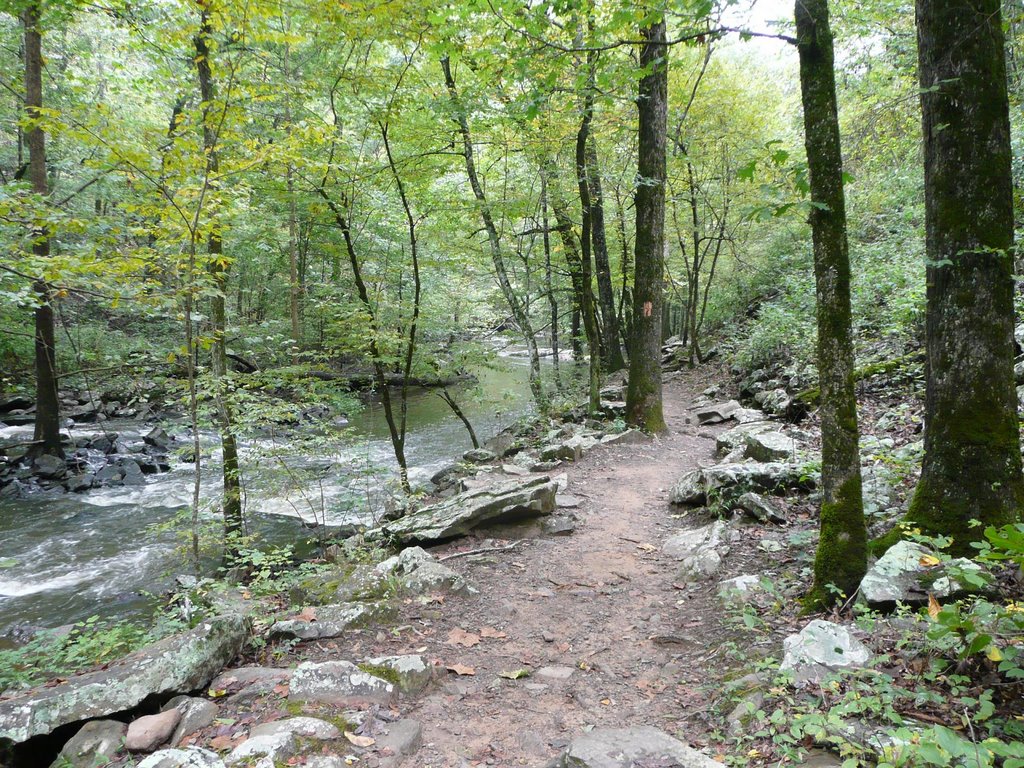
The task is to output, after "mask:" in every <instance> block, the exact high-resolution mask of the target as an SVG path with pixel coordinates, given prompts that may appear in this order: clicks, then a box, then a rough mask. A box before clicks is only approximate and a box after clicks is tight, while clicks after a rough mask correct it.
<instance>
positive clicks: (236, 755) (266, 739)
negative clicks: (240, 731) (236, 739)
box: [224, 732, 298, 766]
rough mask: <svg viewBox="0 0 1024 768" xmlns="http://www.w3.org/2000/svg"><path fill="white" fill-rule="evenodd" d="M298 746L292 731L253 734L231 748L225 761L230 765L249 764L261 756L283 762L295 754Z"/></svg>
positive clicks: (274, 761) (272, 760)
mask: <svg viewBox="0 0 1024 768" xmlns="http://www.w3.org/2000/svg"><path fill="white" fill-rule="evenodd" d="M297 748H298V743H297V742H296V741H295V734H293V733H290V732H285V733H275V734H271V735H266V736H253V737H252V738H250V739H246V740H245V741H243V742H242V743H241V744H239V745H238V746H237V747H235V748H234V749H233V750H231V754H230V755H228V758H227V760H225V761H224V762H225V763H226V764H227V765H228V766H232V765H242V764H248V763H250V762H251V761H253V760H254V759H259V758H267V759H268V760H270V761H271V762H273V763H276V762H282V761H284V760H287V759H288V758H289V757H291V756H292V755H294V754H295V750H296V749H297Z"/></svg>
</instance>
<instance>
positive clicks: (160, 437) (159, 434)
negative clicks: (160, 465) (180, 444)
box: [142, 427, 174, 453]
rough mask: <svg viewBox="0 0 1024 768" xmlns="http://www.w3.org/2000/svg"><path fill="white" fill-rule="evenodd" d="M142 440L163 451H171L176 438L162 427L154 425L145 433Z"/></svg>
mask: <svg viewBox="0 0 1024 768" xmlns="http://www.w3.org/2000/svg"><path fill="white" fill-rule="evenodd" d="M142 442H144V443H145V444H146V445H148V446H150V447H151V448H156V449H157V450H158V451H161V452H163V453H166V452H167V451H169V450H170V449H171V446H172V445H173V444H174V440H172V439H171V436H170V435H168V434H167V431H166V430H164V429H163V428H162V427H154V428H153V429H152V430H151V431H150V432H148V433H147V434H145V435H143V436H142Z"/></svg>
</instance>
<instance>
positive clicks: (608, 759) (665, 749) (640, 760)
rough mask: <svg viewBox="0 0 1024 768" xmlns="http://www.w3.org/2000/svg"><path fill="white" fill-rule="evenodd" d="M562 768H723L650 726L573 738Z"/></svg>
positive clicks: (600, 730) (561, 760)
mask: <svg viewBox="0 0 1024 768" xmlns="http://www.w3.org/2000/svg"><path fill="white" fill-rule="evenodd" d="M557 765H558V766H560V768H636V767H637V766H647V765H650V766H652V767H653V766H666V767H669V766H670V767H671V768H722V764H721V763H717V762H715V761H714V760H712V759H711V758H710V757H708V756H707V755H705V754H703V753H701V752H698V751H697V750H695V749H693V748H692V747H688V746H686V745H685V744H683V742H681V741H679V740H678V739H674V738H672V737H671V736H669V735H668V734H667V733H665V732H664V731H659V730H658V729H657V728H652V727H651V726H649V725H638V726H633V727H632V728H595V729H594V730H592V731H590V733H585V734H583V735H582V736H578V737H577V738H575V739H573V742H572V743H571V744H570V745H569V748H568V749H567V750H566V751H565V753H564V754H563V755H562V757H561V759H560V761H559V762H558V764H557Z"/></svg>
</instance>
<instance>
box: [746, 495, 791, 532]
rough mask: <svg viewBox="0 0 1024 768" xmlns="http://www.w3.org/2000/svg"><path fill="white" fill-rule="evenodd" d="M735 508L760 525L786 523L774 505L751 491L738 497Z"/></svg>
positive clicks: (783, 516)
mask: <svg viewBox="0 0 1024 768" xmlns="http://www.w3.org/2000/svg"><path fill="white" fill-rule="evenodd" d="M736 506H737V507H739V508H740V509H742V510H743V511H744V512H746V513H747V514H748V515H750V516H751V517H753V518H755V519H756V520H760V521H761V522H762V523H779V524H780V525H781V524H783V523H785V522H786V516H785V515H783V514H782V513H781V512H780V511H779V510H778V509H776V508H775V505H773V504H772V503H771V502H769V501H768V500H767V499H766V498H765V497H764V496H762V495H761V494H759V493H754V492H753V491H750V492H748V493H744V494H743V495H742V496H740V497H739V498H738V499H737V500H736Z"/></svg>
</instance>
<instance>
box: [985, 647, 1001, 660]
mask: <svg viewBox="0 0 1024 768" xmlns="http://www.w3.org/2000/svg"><path fill="white" fill-rule="evenodd" d="M985 655H986V656H987V657H988V660H989V661H1002V660H1003V652H1002V651H1000V650H999V647H998V646H995V645H990V646H989V647H988V650H987V651H985Z"/></svg>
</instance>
